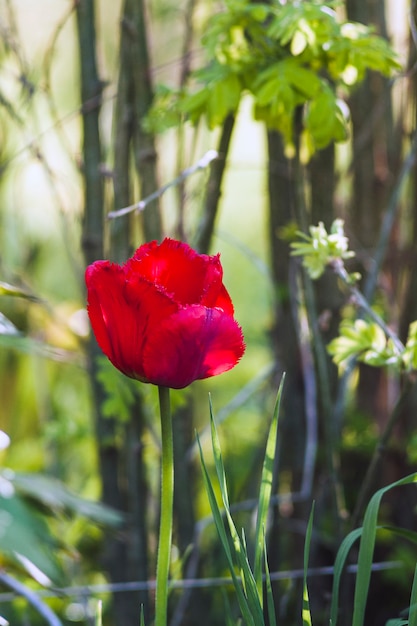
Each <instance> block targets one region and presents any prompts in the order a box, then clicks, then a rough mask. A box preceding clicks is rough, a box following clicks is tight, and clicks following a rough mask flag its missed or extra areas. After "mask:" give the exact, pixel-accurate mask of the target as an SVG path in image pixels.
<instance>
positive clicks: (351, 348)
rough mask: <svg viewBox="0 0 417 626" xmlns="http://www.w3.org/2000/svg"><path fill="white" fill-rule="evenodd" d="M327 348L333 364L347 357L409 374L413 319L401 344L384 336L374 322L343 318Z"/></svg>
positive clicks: (414, 344)
mask: <svg viewBox="0 0 417 626" xmlns="http://www.w3.org/2000/svg"><path fill="white" fill-rule="evenodd" d="M328 351H329V353H330V354H331V355H332V356H333V360H334V361H335V363H336V364H337V365H341V364H343V363H345V362H346V361H348V360H349V359H351V358H355V359H357V360H358V361H362V362H363V363H366V364H367V365H372V366H374V367H386V366H391V367H394V368H396V369H397V370H398V371H401V372H406V373H410V372H412V371H416V370H417V321H415V322H413V323H412V324H410V326H409V329H408V337H407V341H406V344H405V346H403V347H402V349H400V347H399V345H398V342H394V341H393V339H392V338H391V337H387V335H386V333H385V332H384V330H383V329H382V328H381V327H380V326H379V325H378V324H377V323H376V322H372V321H367V320H364V319H356V320H344V321H343V322H342V323H341V324H340V327H339V336H338V337H336V338H335V339H333V341H331V342H330V343H329V345H328Z"/></svg>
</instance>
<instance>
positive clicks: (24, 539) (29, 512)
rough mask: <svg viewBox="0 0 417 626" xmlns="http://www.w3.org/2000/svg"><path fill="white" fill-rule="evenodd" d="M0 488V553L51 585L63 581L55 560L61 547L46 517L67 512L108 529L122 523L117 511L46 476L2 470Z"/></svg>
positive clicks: (61, 571) (59, 566) (61, 572)
mask: <svg viewBox="0 0 417 626" xmlns="http://www.w3.org/2000/svg"><path fill="white" fill-rule="evenodd" d="M0 487H1V489H0V511H1V513H0V531H1V532H0V553H1V554H2V555H3V557H6V558H7V559H8V560H10V561H12V562H15V563H16V564H18V565H19V566H21V565H23V566H24V567H25V568H26V569H27V570H28V572H29V574H33V571H34V570H33V566H34V567H35V568H37V570H39V572H42V574H43V575H44V576H46V577H47V578H48V579H49V580H51V581H53V582H54V583H55V584H62V583H63V582H64V580H65V576H64V571H63V569H62V566H61V563H60V560H59V558H58V554H59V551H62V550H63V549H64V548H65V545H64V543H63V542H61V541H58V539H57V538H56V537H55V536H54V534H53V533H52V532H51V529H50V528H49V525H48V523H47V519H48V516H51V514H58V513H66V514H68V513H71V514H73V515H80V516H84V517H86V518H88V519H89V520H90V521H91V522H93V523H96V524H102V525H105V526H108V527H119V526H120V525H121V524H122V522H123V517H122V516H121V514H120V513H119V512H117V511H114V510H113V509H110V508H109V507H106V506H104V505H102V504H99V503H97V502H92V501H88V500H85V499H84V498H80V497H79V496H77V495H76V494H74V493H72V492H71V491H70V490H69V489H67V488H66V487H65V486H64V485H63V484H62V483H61V482H59V481H58V480H56V479H54V478H51V477H49V476H44V475H39V474H17V473H16V474H15V473H14V472H11V471H10V470H4V471H3V473H2V474H0ZM45 512H47V514H48V515H45V514H44V513H45Z"/></svg>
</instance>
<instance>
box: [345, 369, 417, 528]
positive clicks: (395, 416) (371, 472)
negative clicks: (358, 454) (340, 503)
mask: <svg viewBox="0 0 417 626" xmlns="http://www.w3.org/2000/svg"><path fill="white" fill-rule="evenodd" d="M411 387H412V383H411V381H410V380H409V379H407V381H406V384H405V387H404V389H403V390H402V392H401V395H400V397H399V398H398V401H397V403H396V405H395V406H394V408H393V411H392V413H391V415H390V417H389V419H388V422H387V424H386V426H385V429H384V432H383V433H382V435H381V436H380V438H379V441H378V443H377V446H376V448H375V450H374V453H373V456H372V459H371V462H370V464H369V466H368V470H367V472H366V474H365V478H364V480H363V481H362V486H361V489H360V491H359V495H358V498H357V501H356V506H355V510H354V512H353V515H352V528H356V527H357V526H358V524H359V521H360V517H361V515H362V512H363V511H364V509H365V506H366V504H367V502H368V500H369V496H370V494H371V492H372V489H373V485H374V483H375V478H376V476H377V474H378V471H379V467H380V462H381V460H382V457H383V454H384V452H385V450H386V446H387V444H388V442H389V440H390V438H391V434H392V431H393V430H394V427H395V425H396V424H397V422H398V420H399V418H400V417H401V414H402V409H403V406H404V403H405V401H406V399H407V398H408V393H409V391H410V389H411Z"/></svg>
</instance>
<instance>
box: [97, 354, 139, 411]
mask: <svg viewBox="0 0 417 626" xmlns="http://www.w3.org/2000/svg"><path fill="white" fill-rule="evenodd" d="M98 363H99V367H98V372H97V380H98V381H99V382H100V383H101V384H102V385H103V389H104V390H105V392H106V399H105V400H104V402H103V404H102V407H101V409H102V413H103V415H104V416H106V417H113V418H116V419H118V420H120V421H121V422H126V421H128V420H129V419H130V415H131V409H132V406H133V404H134V402H135V392H136V387H137V382H136V381H134V380H133V379H132V378H128V377H127V376H124V375H123V374H122V373H121V372H119V370H117V369H116V368H115V367H113V365H112V364H111V363H110V361H109V360H108V359H107V357H104V356H100V357H98Z"/></svg>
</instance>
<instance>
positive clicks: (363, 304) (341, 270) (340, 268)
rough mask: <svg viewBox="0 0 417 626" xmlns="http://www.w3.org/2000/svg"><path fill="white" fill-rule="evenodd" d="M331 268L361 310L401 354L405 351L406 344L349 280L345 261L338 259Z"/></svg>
mask: <svg viewBox="0 0 417 626" xmlns="http://www.w3.org/2000/svg"><path fill="white" fill-rule="evenodd" d="M331 266H332V268H333V271H334V272H335V274H336V275H337V276H338V277H339V278H340V279H341V280H342V281H343V282H344V284H345V285H346V286H347V287H348V289H349V291H350V293H351V295H352V296H353V298H354V300H355V303H356V305H357V306H358V307H359V308H361V309H362V310H363V311H365V312H366V313H367V315H369V317H370V318H371V319H373V321H374V322H375V323H376V324H378V326H379V327H380V328H382V330H383V331H384V333H385V334H386V335H387V337H389V338H390V339H391V340H392V342H393V344H394V345H395V347H396V348H397V350H398V352H400V353H401V352H402V351H403V350H404V344H403V343H402V341H400V339H399V338H398V337H397V335H396V334H395V333H394V332H393V331H392V330H391V329H390V327H389V326H387V324H386V323H385V322H384V320H383V319H382V317H380V316H379V315H378V313H376V312H375V311H374V310H373V308H372V307H371V305H370V304H369V302H368V300H367V298H366V297H365V296H364V295H363V294H362V292H361V291H359V289H358V288H357V287H355V286H354V285H352V283H351V281H350V279H349V274H348V273H347V271H346V268H345V265H344V263H343V261H342V260H341V259H336V260H335V261H333V262H332V264H331Z"/></svg>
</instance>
